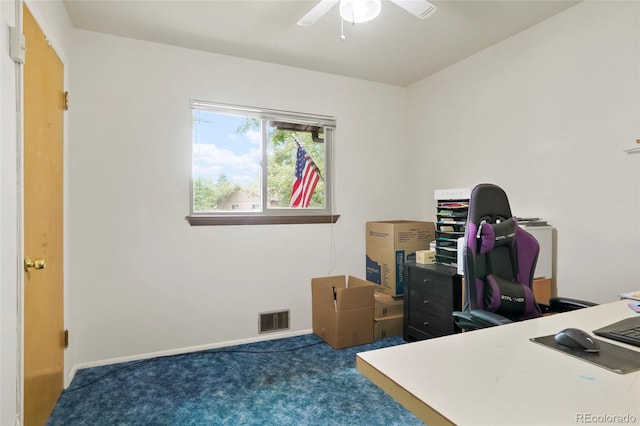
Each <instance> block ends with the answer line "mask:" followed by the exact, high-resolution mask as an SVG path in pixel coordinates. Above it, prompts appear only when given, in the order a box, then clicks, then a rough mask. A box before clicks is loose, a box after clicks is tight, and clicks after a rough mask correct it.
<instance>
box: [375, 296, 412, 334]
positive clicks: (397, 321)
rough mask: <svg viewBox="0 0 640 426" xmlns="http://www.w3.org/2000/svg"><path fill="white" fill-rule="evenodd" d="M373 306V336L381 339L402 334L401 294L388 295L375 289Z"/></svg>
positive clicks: (402, 310) (402, 309)
mask: <svg viewBox="0 0 640 426" xmlns="http://www.w3.org/2000/svg"><path fill="white" fill-rule="evenodd" d="M374 299H375V304H374V307H373V338H374V340H377V339H383V338H385V337H391V336H401V335H402V320H403V318H404V315H403V312H404V299H403V298H402V296H396V297H393V296H390V295H388V294H385V293H382V292H380V291H376V292H375V294H374Z"/></svg>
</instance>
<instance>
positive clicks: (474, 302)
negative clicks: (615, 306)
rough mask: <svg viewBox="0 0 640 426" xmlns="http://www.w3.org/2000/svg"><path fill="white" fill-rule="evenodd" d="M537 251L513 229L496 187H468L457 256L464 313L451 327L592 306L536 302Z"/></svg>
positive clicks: (560, 300) (526, 235)
mask: <svg viewBox="0 0 640 426" xmlns="http://www.w3.org/2000/svg"><path fill="white" fill-rule="evenodd" d="M539 251H540V245H539V244H538V241H537V240H536V239H535V237H534V236H533V235H531V234H530V233H528V232H527V231H525V230H524V229H522V228H521V227H520V226H518V223H517V219H516V218H515V217H514V216H512V214H511V207H510V206H509V200H508V198H507V194H506V193H505V192H504V191H503V190H502V189H501V188H500V187H498V186H496V185H493V184H487V183H483V184H480V185H477V186H476V187H475V188H473V190H472V191H471V196H470V198H469V212H468V217H467V226H466V229H465V248H464V255H463V258H464V279H465V286H466V287H465V290H466V291H465V294H466V300H465V304H464V312H454V313H453V317H454V321H455V322H456V324H457V325H458V326H459V327H460V328H462V329H465V330H473V329H478V328H485V327H491V326H495V325H501V324H506V323H509V322H513V321H522V320H527V319H531V318H537V317H540V316H542V315H543V312H545V313H546V312H565V311H570V310H575V309H581V308H584V307H587V306H593V305H594V304H593V303H591V302H585V301H581V300H576V299H566V298H557V297H556V298H552V300H551V301H550V304H549V306H546V305H539V304H538V303H536V301H535V299H534V296H533V289H532V285H533V276H534V273H535V269H536V262H537V260H538V253H539Z"/></svg>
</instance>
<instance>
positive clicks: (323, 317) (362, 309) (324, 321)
mask: <svg viewBox="0 0 640 426" xmlns="http://www.w3.org/2000/svg"><path fill="white" fill-rule="evenodd" d="M375 286H376V285H375V284H373V283H371V282H368V281H365V280H361V279H359V278H355V277H352V276H350V275H339V276H332V277H322V278H313V279H311V303H312V319H313V332H314V334H316V335H317V336H318V337H320V338H321V339H322V340H324V341H325V342H327V343H328V344H329V345H330V346H331V347H332V348H334V349H342V348H347V347H350V346H357V345H364V344H367V343H371V342H373V300H374V299H373V292H374V288H375Z"/></svg>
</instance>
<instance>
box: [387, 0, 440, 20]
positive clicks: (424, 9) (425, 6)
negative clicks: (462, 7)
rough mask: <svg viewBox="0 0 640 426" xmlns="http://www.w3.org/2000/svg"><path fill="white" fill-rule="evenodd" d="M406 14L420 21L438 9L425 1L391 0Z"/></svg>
mask: <svg viewBox="0 0 640 426" xmlns="http://www.w3.org/2000/svg"><path fill="white" fill-rule="evenodd" d="M391 1H392V2H393V3H395V4H397V5H398V6H400V7H401V8H403V9H404V10H406V11H407V12H409V13H410V14H412V15H415V16H417V17H418V18H420V19H425V18H427V17H428V16H429V15H431V14H432V13H433V12H435V11H436V9H438V7H437V6H436V5H435V4H433V3H431V2H430V1H427V0H391Z"/></svg>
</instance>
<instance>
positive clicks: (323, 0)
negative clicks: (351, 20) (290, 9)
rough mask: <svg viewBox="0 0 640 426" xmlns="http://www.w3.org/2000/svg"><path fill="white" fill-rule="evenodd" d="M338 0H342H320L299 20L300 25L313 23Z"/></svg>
mask: <svg viewBox="0 0 640 426" xmlns="http://www.w3.org/2000/svg"><path fill="white" fill-rule="evenodd" d="M338 1H340V0H320V3H318V4H316V5H315V6H314V7H313V9H311V10H310V11H309V12H307V14H306V15H304V16H303V17H302V18H301V19H300V20H299V21H298V25H300V26H303V27H305V26H307V25H311V24H313V23H314V22H316V21H317V20H318V19H320V18H322V17H323V16H324V14H325V13H327V12H328V11H329V9H331V8H332V7H333V6H335V5H336V3H338Z"/></svg>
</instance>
